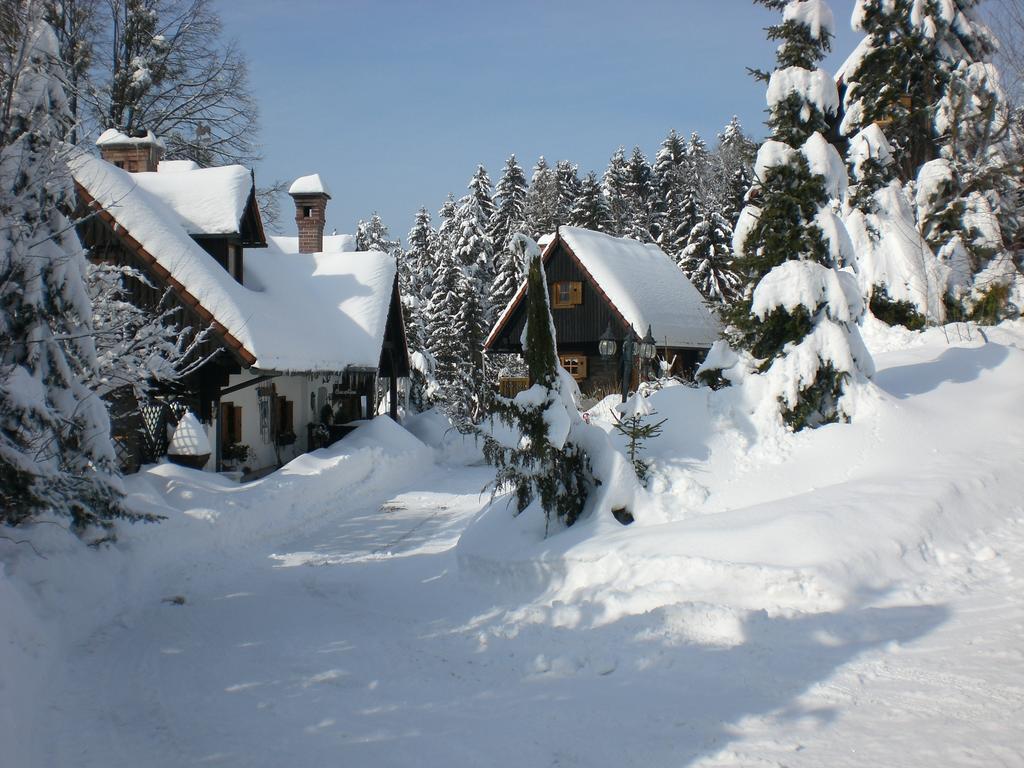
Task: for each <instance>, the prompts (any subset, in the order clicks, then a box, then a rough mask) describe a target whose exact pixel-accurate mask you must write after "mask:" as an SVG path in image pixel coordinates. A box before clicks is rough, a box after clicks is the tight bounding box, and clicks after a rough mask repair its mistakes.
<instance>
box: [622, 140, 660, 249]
mask: <svg viewBox="0 0 1024 768" xmlns="http://www.w3.org/2000/svg"><path fill="white" fill-rule="evenodd" d="M626 173H627V176H626V190H627V198H628V210H629V218H628V220H627V221H626V223H625V228H624V229H623V231H622V235H623V237H631V238H633V239H634V240H639V241H640V242H642V243H650V242H653V240H654V234H653V233H654V231H655V222H654V174H653V171H652V170H651V165H650V163H648V162H647V158H646V157H645V156H644V153H643V152H642V151H641V150H640V147H633V153H632V154H631V155H630V156H629V161H628V163H627V168H626Z"/></svg>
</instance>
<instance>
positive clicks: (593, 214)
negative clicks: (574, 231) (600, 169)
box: [568, 172, 614, 232]
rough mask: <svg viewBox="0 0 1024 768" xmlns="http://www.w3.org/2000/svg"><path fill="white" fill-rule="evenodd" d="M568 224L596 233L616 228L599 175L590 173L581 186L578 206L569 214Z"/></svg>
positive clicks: (577, 200)
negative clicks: (598, 179) (598, 178)
mask: <svg viewBox="0 0 1024 768" xmlns="http://www.w3.org/2000/svg"><path fill="white" fill-rule="evenodd" d="M568 223H569V224H570V225H572V226H574V227H583V228H584V229H592V230H594V231H596V232H610V230H611V228H612V227H613V226H614V224H613V221H612V216H611V212H610V211H609V209H608V201H607V200H606V199H605V196H604V192H602V191H601V185H600V183H598V181H597V174H596V173H594V172H590V173H588V174H587V176H586V178H585V179H583V183H582V185H581V186H580V194H579V197H578V198H577V199H576V204H575V205H574V206H573V208H572V211H571V212H570V213H569V221H568Z"/></svg>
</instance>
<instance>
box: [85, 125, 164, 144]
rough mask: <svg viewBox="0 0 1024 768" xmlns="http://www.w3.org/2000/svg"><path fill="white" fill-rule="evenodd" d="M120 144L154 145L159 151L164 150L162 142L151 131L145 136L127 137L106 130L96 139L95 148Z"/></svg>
mask: <svg viewBox="0 0 1024 768" xmlns="http://www.w3.org/2000/svg"><path fill="white" fill-rule="evenodd" d="M120 144H133V145H134V144H145V145H147V146H148V145H150V144H155V145H156V146H158V147H160V148H161V149H163V148H164V141H163V139H161V138H160V137H158V136H157V135H156V134H154V133H153V132H152V131H146V135H145V136H129V135H128V134H127V133H122V132H121V131H119V130H117V128H107V130H105V131H104V132H103V133H101V134H100V137H99V138H98V139H96V146H97V147H103V146H116V145H120Z"/></svg>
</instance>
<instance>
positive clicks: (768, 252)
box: [727, 0, 871, 429]
mask: <svg viewBox="0 0 1024 768" xmlns="http://www.w3.org/2000/svg"><path fill="white" fill-rule="evenodd" d="M755 2H760V3H762V4H764V5H767V6H769V7H779V6H780V3H779V2H778V0H755ZM769 36H770V37H771V38H772V39H778V40H781V41H782V42H781V45H780V46H779V47H778V53H777V67H776V69H775V71H774V72H773V73H772V74H771V76H770V79H769V83H768V106H769V114H770V119H769V128H770V130H771V136H772V138H771V139H769V140H768V141H766V142H765V143H764V144H763V145H762V146H761V149H760V150H759V152H758V161H757V169H758V170H757V174H756V175H757V179H758V180H757V187H756V189H755V190H753V191H752V193H751V199H752V200H753V201H754V202H753V203H752V204H751V205H748V207H747V208H745V209H744V211H743V212H742V214H741V215H740V221H739V224H738V225H737V229H738V234H737V237H736V238H735V246H736V248H737V254H736V255H737V262H736V267H737V270H738V271H739V273H740V275H741V277H742V278H743V279H744V280H745V292H744V296H743V299H742V300H741V301H740V302H738V303H737V305H736V307H735V308H734V309H733V310H731V311H730V312H728V313H727V314H728V317H729V319H730V320H731V323H732V337H733V341H734V343H736V344H738V345H739V346H741V347H743V348H744V349H745V350H747V351H748V352H749V353H750V354H751V355H752V356H753V357H754V358H755V359H757V360H759V361H761V362H760V370H761V371H762V372H766V373H767V375H768V377H769V380H770V381H772V382H774V386H775V387H776V388H777V391H778V398H779V403H780V405H781V408H782V414H781V415H782V418H783V421H784V422H785V423H786V424H788V425H789V426H790V427H792V428H793V429H803V428H804V427H809V426H810V427H813V426H817V425H819V424H823V423H829V422H834V421H837V420H840V419H842V418H844V417H845V414H844V411H843V409H842V405H841V403H840V399H841V397H842V395H843V393H844V391H845V388H846V387H847V386H848V384H849V383H850V382H851V381H853V380H859V379H860V378H861V377H862V376H863V375H864V374H865V373H870V371H871V361H870V356H869V355H868V353H867V351H866V349H865V348H864V347H863V344H862V342H861V341H860V336H859V333H858V331H857V329H856V325H855V323H856V320H857V318H858V317H859V315H860V312H861V311H862V307H861V306H860V304H859V302H851V300H850V290H848V288H849V286H848V285H847V284H848V283H850V282H851V281H852V279H853V278H852V277H851V276H850V275H849V274H846V273H839V272H837V271H836V268H837V267H839V266H841V264H839V263H838V260H839V256H838V254H840V253H841V243H839V242H835V241H834V240H833V238H834V237H837V236H838V235H837V233H839V231H840V229H841V228H842V223H841V222H840V221H839V220H838V218H836V217H835V216H834V215H833V214H832V212H831V200H830V192H833V193H834V194H836V195H837V196H838V195H839V194H841V193H842V192H845V172H844V170H843V163H842V160H841V158H839V157H838V154H837V153H836V151H835V149H834V148H832V147H831V146H830V145H829V144H828V143H827V142H826V141H825V139H824V138H823V137H822V136H821V134H820V133H819V129H820V128H822V127H824V126H825V125H826V116H827V115H828V114H829V113H830V112H834V111H835V110H836V108H837V106H838V104H837V102H838V96H837V93H836V88H835V84H834V82H833V81H832V79H831V78H830V77H829V76H828V74H827V73H825V72H824V71H823V70H821V69H819V68H818V67H817V65H818V62H820V61H821V60H822V59H823V58H824V56H825V53H826V52H827V51H828V50H829V46H830V40H831V37H832V14H831V11H830V9H829V8H828V6H827V4H825V3H824V2H823V1H822V0H803V2H799V1H798V0H792V1H791V2H789V3H787V4H786V5H785V6H784V9H783V23H782V24H781V25H776V26H773V27H771V28H770V29H769ZM812 165H813V166H814V168H813V169H812ZM840 175H841V176H842V178H841V179H840V178H838V176H840ZM755 203H756V204H755ZM825 219H828V221H829V231H830V233H831V234H830V235H826V233H825V231H824V230H823V229H822V228H821V226H820V225H819V222H821V221H824V220H825ZM847 241H848V238H847ZM853 290H854V291H856V289H855V288H854V289H853Z"/></svg>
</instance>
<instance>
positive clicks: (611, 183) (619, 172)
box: [601, 147, 634, 237]
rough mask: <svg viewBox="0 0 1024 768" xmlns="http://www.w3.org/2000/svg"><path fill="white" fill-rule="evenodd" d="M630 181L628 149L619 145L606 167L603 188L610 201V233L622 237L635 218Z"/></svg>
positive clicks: (602, 181)
mask: <svg viewBox="0 0 1024 768" xmlns="http://www.w3.org/2000/svg"><path fill="white" fill-rule="evenodd" d="M629 181H630V178H629V163H628V162H627V160H626V150H625V149H624V148H623V147H619V148H618V149H617V150H615V154H613V155H612V157H611V160H610V161H609V162H608V168H606V169H605V172H604V177H603V178H602V180H601V188H602V190H603V191H604V196H605V199H606V200H607V201H608V216H609V219H610V226H609V228H608V234H610V235H614V236H615V237H622V236H623V235H624V234H625V233H626V230H627V229H629V228H630V223H631V222H632V221H633V219H634V213H633V210H632V208H633V206H632V197H631V195H630V187H629Z"/></svg>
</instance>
